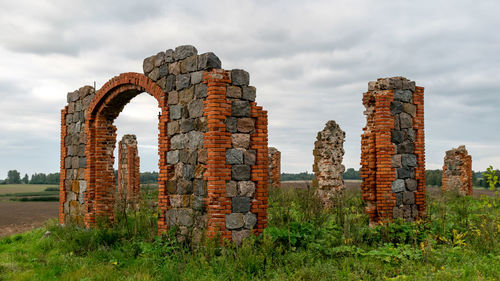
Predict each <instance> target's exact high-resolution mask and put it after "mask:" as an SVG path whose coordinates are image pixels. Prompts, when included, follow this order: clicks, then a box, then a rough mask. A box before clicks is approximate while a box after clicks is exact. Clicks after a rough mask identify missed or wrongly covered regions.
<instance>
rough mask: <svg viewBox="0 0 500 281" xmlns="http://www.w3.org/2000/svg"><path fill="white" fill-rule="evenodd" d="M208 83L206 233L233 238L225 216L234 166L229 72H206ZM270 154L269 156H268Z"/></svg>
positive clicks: (228, 210)
mask: <svg viewBox="0 0 500 281" xmlns="http://www.w3.org/2000/svg"><path fill="white" fill-rule="evenodd" d="M203 82H204V83H206V84H207V99H206V100H205V101H204V103H203V104H204V110H203V111H204V113H203V115H204V116H206V117H207V125H208V131H207V132H206V133H204V140H203V147H204V148H206V149H207V154H208V159H207V164H206V166H205V167H206V171H205V174H204V179H205V180H206V181H207V192H208V198H207V202H206V205H207V214H208V225H207V236H208V237H214V236H215V235H216V234H217V233H218V232H219V233H220V234H222V237H224V238H226V239H228V240H231V231H227V230H226V215H227V214H230V213H231V200H230V198H227V197H226V181H229V180H231V166H230V165H227V164H226V149H227V148H230V147H231V133H230V132H227V131H226V124H225V120H226V118H227V117H228V116H230V115H231V103H230V101H229V100H228V99H227V98H226V86H227V84H228V83H231V79H230V76H229V74H228V73H227V72H226V71H224V70H222V69H214V70H212V71H210V72H204V73H203ZM266 157H267V155H266Z"/></svg>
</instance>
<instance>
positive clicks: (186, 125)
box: [181, 119, 194, 133]
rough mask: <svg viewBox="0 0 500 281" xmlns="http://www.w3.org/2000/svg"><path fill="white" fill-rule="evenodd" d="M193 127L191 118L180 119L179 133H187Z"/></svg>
mask: <svg viewBox="0 0 500 281" xmlns="http://www.w3.org/2000/svg"><path fill="white" fill-rule="evenodd" d="M193 129H194V121H193V119H181V133H187V132H189V131H192V130H193Z"/></svg>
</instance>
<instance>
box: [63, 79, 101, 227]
mask: <svg viewBox="0 0 500 281" xmlns="http://www.w3.org/2000/svg"><path fill="white" fill-rule="evenodd" d="M94 95H95V93H94V88H93V87H90V86H85V87H82V88H80V89H78V90H76V91H74V92H71V93H68V95H67V102H68V105H67V106H66V107H65V108H64V109H63V110H62V112H61V171H60V190H59V194H60V196H59V221H60V222H61V223H68V222H76V223H83V214H84V213H85V210H84V208H83V204H84V199H85V198H84V194H85V191H86V189H87V183H86V181H85V179H84V170H85V167H86V157H85V143H86V141H87V138H86V134H85V129H84V128H85V109H86V108H87V107H88V106H89V105H90V102H91V100H92V99H93V98H94Z"/></svg>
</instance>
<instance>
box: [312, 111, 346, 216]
mask: <svg viewBox="0 0 500 281" xmlns="http://www.w3.org/2000/svg"><path fill="white" fill-rule="evenodd" d="M344 139H345V132H344V131H342V129H340V126H339V125H338V124H337V123H336V122H335V121H333V120H330V121H328V122H327V123H326V125H325V128H324V129H323V130H322V131H320V132H318V135H317V137H316V141H315V142H314V150H313V155H314V164H313V172H314V180H313V184H312V185H313V188H315V190H316V191H315V192H316V194H317V195H318V196H319V197H320V198H321V200H322V201H323V204H324V205H325V206H326V207H330V205H331V203H332V199H333V198H335V197H337V196H339V195H340V194H341V192H342V191H343V190H344V179H343V175H344V171H345V167H344V165H342V158H343V156H344Z"/></svg>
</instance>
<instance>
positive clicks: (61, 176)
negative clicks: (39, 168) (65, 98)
mask: <svg viewBox="0 0 500 281" xmlns="http://www.w3.org/2000/svg"><path fill="white" fill-rule="evenodd" d="M66 114H68V107H67V106H65V107H64V109H63V110H61V165H60V171H61V172H60V174H59V223H60V224H64V217H65V215H64V203H66V187H65V181H66V167H65V166H64V160H65V159H66V156H67V155H68V150H67V148H66V145H65V139H66V134H67V130H68V127H67V125H66Z"/></svg>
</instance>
